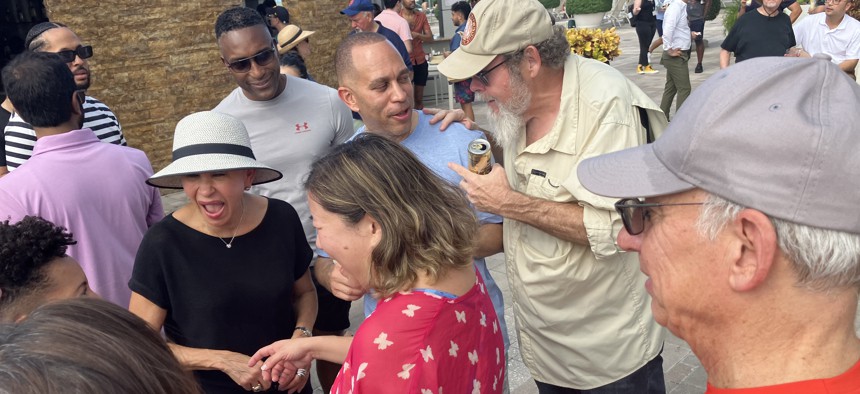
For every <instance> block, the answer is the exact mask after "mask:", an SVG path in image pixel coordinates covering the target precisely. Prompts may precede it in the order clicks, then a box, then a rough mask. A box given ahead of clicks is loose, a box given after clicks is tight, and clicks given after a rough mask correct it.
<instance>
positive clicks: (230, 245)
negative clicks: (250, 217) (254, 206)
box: [216, 196, 245, 249]
mask: <svg viewBox="0 0 860 394" xmlns="http://www.w3.org/2000/svg"><path fill="white" fill-rule="evenodd" d="M242 219H245V197H244V196H243V197H242V215H240V216H239V224H237V225H236V229H235V230H233V237H231V238H230V242H227V241H225V240H224V238H221V237H216V238H218V239H220V240H221V242H223V243H224V246H226V247H227V249H230V248H232V247H233V240H234V239H236V234H238V233H239V227H241V226H242Z"/></svg>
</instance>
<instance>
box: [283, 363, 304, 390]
mask: <svg viewBox="0 0 860 394" xmlns="http://www.w3.org/2000/svg"><path fill="white" fill-rule="evenodd" d="M281 364H282V365H283V366H284V371H283V372H281V376H280V377H279V379H278V391H287V392H289V393H290V394H292V393H297V392H299V390H301V389H302V388H303V387H305V385H306V384H308V382H309V381H310V379H311V375H310V370H311V362H310V361H308V362H304V361H293V362H290V361H282V362H281Z"/></svg>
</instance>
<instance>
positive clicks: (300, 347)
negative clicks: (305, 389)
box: [248, 338, 311, 384]
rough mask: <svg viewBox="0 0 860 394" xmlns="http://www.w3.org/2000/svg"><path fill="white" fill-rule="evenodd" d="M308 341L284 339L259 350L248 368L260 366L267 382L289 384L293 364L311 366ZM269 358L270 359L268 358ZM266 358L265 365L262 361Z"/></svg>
mask: <svg viewBox="0 0 860 394" xmlns="http://www.w3.org/2000/svg"><path fill="white" fill-rule="evenodd" d="M307 341H308V339H304V338H302V339H284V340H280V341H277V342H274V343H272V344H271V345H269V346H265V347H263V348H261V349H260V350H257V352H256V353H254V355H253V356H251V359H250V360H249V361H248V366H251V365H258V364H261V365H259V368H258V370H259V371H261V372H262V376H263V378H264V379H265V380H267V381H271V382H278V383H279V384H281V382H284V383H287V382H288V381H289V378H290V376H291V374H290V375H285V373H289V372H290V371H291V369H292V368H293V367H295V366H294V365H293V363H292V362H300V364H302V365H310V363H311V354H310V349H309V348H308V346H306V344H307ZM267 357H268V358H267ZM264 358H266V361H265V363H264V362H263V361H262V360H263V359H264Z"/></svg>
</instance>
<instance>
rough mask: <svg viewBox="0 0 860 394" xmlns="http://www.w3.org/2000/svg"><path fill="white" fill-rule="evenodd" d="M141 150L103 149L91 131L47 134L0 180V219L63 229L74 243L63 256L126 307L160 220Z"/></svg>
mask: <svg viewBox="0 0 860 394" xmlns="http://www.w3.org/2000/svg"><path fill="white" fill-rule="evenodd" d="M151 175H152V166H151V165H150V163H149V160H148V159H147V158H146V154H144V153H143V152H141V151H139V150H137V149H133V148H129V147H125V146H119V145H113V144H105V143H101V142H99V139H98V138H97V137H96V136H95V134H93V131H92V130H90V129H83V130H73V131H70V132H67V133H63V134H58V135H52V136H46V137H42V138H39V139H38V140H37V141H36V146H35V148H34V149H33V156H32V157H31V158H30V160H28V161H27V162H26V163H25V164H23V165H21V167H19V168H18V170H17V171H14V172H11V173H9V174H8V175H6V176H4V177H2V178H0V220H6V219H10V220H11V222H13V223H14V222H18V221H20V220H21V219H22V218H23V217H24V216H27V215H30V216H41V217H42V218H44V219H46V220H49V221H51V222H53V223H54V224H57V225H60V226H64V227H66V228H68V229H69V231H70V232H71V233H72V234H73V236H74V238H75V240H77V241H78V243H77V245H72V246H69V249H68V251H67V253H68V254H69V255H70V256H72V257H73V258H75V259H76V260H77V261H78V262H79V263H80V264H81V267H82V268H83V269H84V272H85V273H86V275H87V278H88V279H89V282H90V287H92V289H93V290H94V291H95V292H96V293H98V294H99V295H100V296H102V297H103V298H105V299H107V300H109V301H111V302H113V303H115V304H118V305H120V306H123V307H128V301H129V298H130V297H131V291H130V290H129V289H128V281H129V279H130V278H131V269H132V266H133V265H134V256H135V254H136V253H137V248H138V246H140V241H141V239H143V234H144V233H145V232H146V230H147V229H148V228H149V227H150V226H151V225H153V224H155V223H156V222H158V221H159V220H161V218H162V216H163V209H162V207H161V198H160V196H159V194H158V190H157V189H155V188H153V187H151V186H148V185H147V184H146V183H144V181H145V180H146V179H147V178H149V177H150V176H151Z"/></svg>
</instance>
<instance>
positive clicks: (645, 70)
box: [640, 64, 659, 74]
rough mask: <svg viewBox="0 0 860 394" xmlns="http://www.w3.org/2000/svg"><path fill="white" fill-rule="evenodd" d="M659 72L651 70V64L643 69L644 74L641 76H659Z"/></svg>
mask: <svg viewBox="0 0 860 394" xmlns="http://www.w3.org/2000/svg"><path fill="white" fill-rule="evenodd" d="M658 72H659V71H657V70H655V69H653V68H651V65H650V64H649V65H647V66H645V68H644V69H642V72H641V73H640V74H657V73H658Z"/></svg>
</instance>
